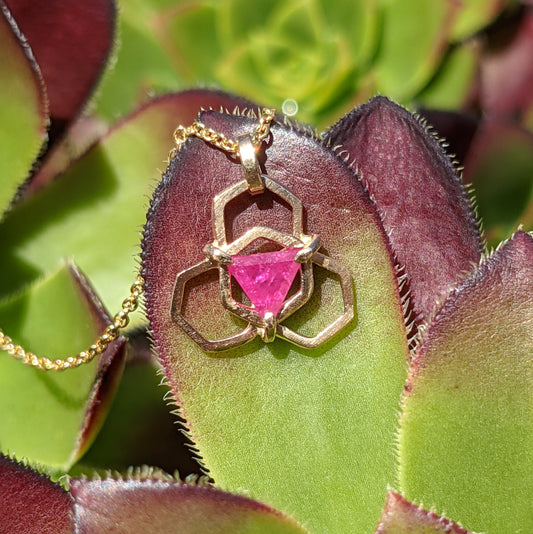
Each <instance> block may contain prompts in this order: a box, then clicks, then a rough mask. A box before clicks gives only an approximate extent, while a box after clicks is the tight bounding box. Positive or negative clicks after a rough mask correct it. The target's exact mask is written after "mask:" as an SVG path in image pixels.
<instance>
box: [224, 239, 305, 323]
mask: <svg viewBox="0 0 533 534" xmlns="http://www.w3.org/2000/svg"><path fill="white" fill-rule="evenodd" d="M298 250H299V249H297V248H286V249H283V250H278V251H276V252H261V253H259V254H249V255H247V256H232V258H233V263H232V264H231V265H228V271H229V272H230V274H231V275H232V276H233V277H235V280H237V282H238V284H239V285H240V286H241V288H242V290H243V291H244V292H245V293H246V296H247V297H248V298H249V299H250V302H251V303H252V305H253V307H254V309H255V311H257V313H259V315H261V317H264V316H265V314H266V313H267V312H271V313H272V314H273V315H274V317H275V316H277V314H278V313H279V311H280V310H281V307H282V306H283V302H284V301H285V298H286V297H287V293H288V292H289V289H290V287H291V285H292V283H293V282H294V279H295V277H296V273H298V272H299V271H300V269H301V264H300V263H296V262H295V261H294V256H296V253H297V252H298Z"/></svg>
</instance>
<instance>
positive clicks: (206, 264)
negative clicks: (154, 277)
mask: <svg viewBox="0 0 533 534" xmlns="http://www.w3.org/2000/svg"><path fill="white" fill-rule="evenodd" d="M217 268H218V267H217V265H216V264H213V263H212V262H211V261H210V260H204V261H202V262H200V263H197V264H196V265H194V266H193V267H191V268H189V269H187V270H185V271H182V272H181V273H180V274H179V275H178V276H177V277H176V283H175V284H174V296H173V298H172V306H171V310H170V315H171V317H172V319H173V320H174V321H175V322H176V324H177V325H178V326H179V327H180V328H181V329H182V330H183V331H184V332H185V333H186V334H187V335H188V336H189V337H190V338H191V339H192V340H193V341H194V342H195V343H196V344H197V345H199V346H200V347H201V348H202V349H203V350H205V351H206V352H217V351H221V350H227V349H228V348H230V347H235V346H237V345H242V344H243V343H246V342H248V341H251V340H252V339H253V338H254V337H256V336H257V335H258V332H257V329H256V328H255V327H254V326H252V325H251V324H248V326H247V327H246V328H245V329H244V330H242V331H241V332H239V333H238V334H235V335H233V336H230V337H226V338H223V339H217V340H213V341H211V340H209V339H207V338H206V337H205V336H203V335H202V334H201V333H200V332H199V331H198V330H196V328H194V326H193V325H192V324H191V323H190V322H189V321H187V319H186V318H185V316H184V315H183V309H182V308H183V297H184V296H185V286H186V285H187V282H188V281H189V280H192V279H193V278H196V277H197V276H200V275H202V274H204V273H206V272H207V271H210V270H211V269H217Z"/></svg>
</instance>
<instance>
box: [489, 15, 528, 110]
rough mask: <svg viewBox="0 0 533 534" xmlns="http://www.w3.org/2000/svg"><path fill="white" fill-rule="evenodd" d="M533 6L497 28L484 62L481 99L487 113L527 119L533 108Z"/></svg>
mask: <svg viewBox="0 0 533 534" xmlns="http://www.w3.org/2000/svg"><path fill="white" fill-rule="evenodd" d="M532 57H533V6H529V7H523V9H522V10H521V11H520V12H519V15H518V16H517V17H515V18H513V19H511V20H505V21H503V22H502V23H500V24H498V25H496V27H495V28H494V29H493V31H491V32H489V34H488V36H487V44H486V47H485V50H484V57H483V58H482V62H481V71H480V87H479V92H480V94H479V99H480V103H481V106H482V108H483V109H484V110H485V111H488V112H491V113H495V114H497V115H505V116H508V117H509V116H511V117H512V116H518V117H520V116H523V115H524V114H526V113H527V112H528V111H529V110H530V109H531V107H532V106H533V61H532Z"/></svg>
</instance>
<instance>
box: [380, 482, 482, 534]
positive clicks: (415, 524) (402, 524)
mask: <svg viewBox="0 0 533 534" xmlns="http://www.w3.org/2000/svg"><path fill="white" fill-rule="evenodd" d="M439 533H440V534H472V533H471V532H470V531H468V530H465V529H464V528H463V527H460V526H459V525H456V524H455V523H454V522H453V521H449V520H448V519H446V518H444V517H441V516H439V515H437V514H435V513H434V512H428V511H427V510H424V509H423V508H421V507H420V506H415V505H414V504H412V503H410V502H409V501H407V500H406V499H404V498H403V497H402V496H401V495H399V494H398V493H394V492H393V491H389V494H388V495H387V502H386V503H385V508H384V510H383V515H382V516H381V519H380V522H379V525H378V528H377V529H376V532H375V534H439Z"/></svg>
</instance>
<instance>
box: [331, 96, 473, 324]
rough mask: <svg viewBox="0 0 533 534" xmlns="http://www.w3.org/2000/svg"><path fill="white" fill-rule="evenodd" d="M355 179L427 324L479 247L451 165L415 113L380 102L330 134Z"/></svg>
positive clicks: (469, 210)
mask: <svg viewBox="0 0 533 534" xmlns="http://www.w3.org/2000/svg"><path fill="white" fill-rule="evenodd" d="M326 139H327V141H328V142H329V143H330V145H331V146H332V147H334V148H335V150H336V151H337V153H338V154H339V155H340V156H342V157H344V158H345V159H346V161H347V162H348V163H350V164H351V165H352V166H353V168H354V169H355V170H356V171H357V174H358V176H359V178H360V179H361V181H362V182H363V185H364V186H365V187H366V188H367V189H368V191H369V193H370V195H371V197H372V198H373V200H374V202H375V203H376V206H377V208H378V210H379V212H380V214H381V217H382V220H383V225H384V227H385V229H386V231H387V232H388V233H389V237H390V241H391V244H392V248H393V250H394V252H395V253H396V256H397V259H398V261H399V262H400V264H402V265H403V266H405V269H406V273H407V276H408V279H409V283H410V288H411V298H412V306H413V309H414V310H415V312H416V313H417V314H419V315H420V317H421V318H422V319H423V320H427V318H428V317H429V316H430V314H431V312H432V310H433V308H434V306H435V303H436V302H438V301H439V299H442V298H443V296H445V295H446V293H447V291H448V290H449V289H450V288H451V287H452V286H453V285H454V284H456V283H457V282H458V281H459V280H461V278H462V276H463V273H464V272H465V271H471V270H472V264H473V263H477V262H478V261H479V258H480V256H481V251H482V243H481V237H480V235H479V230H478V227H477V223H476V221H475V218H474V215H473V212H472V207H471V204H470V202H469V200H468V197H467V194H466V192H465V189H464V187H463V184H462V182H461V179H460V177H459V176H458V174H457V172H456V169H455V168H454V165H453V163H452V162H451V161H450V159H449V158H448V157H447V156H446V154H445V152H444V150H443V148H442V147H441V145H440V144H439V142H438V141H437V140H436V139H435V138H434V137H433V136H432V135H431V134H429V133H428V132H427V131H426V129H425V127H424V126H423V124H421V122H420V121H419V120H418V119H417V118H416V117H415V116H413V115H412V114H411V113H409V112H408V111H406V110H405V109H403V108H401V107H400V106H398V105H396V104H394V103H393V102H391V101H389V100H387V99H386V98H383V97H376V98H374V99H373V100H371V101H370V102H369V103H368V104H366V105H364V106H361V107H360V108H356V109H355V110H354V111H352V112H351V113H350V114H348V115H347V116H346V117H344V118H343V119H342V120H340V121H339V122H338V123H337V124H336V125H335V126H333V127H332V129H331V130H330V131H329V132H328V133H327V134H326Z"/></svg>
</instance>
